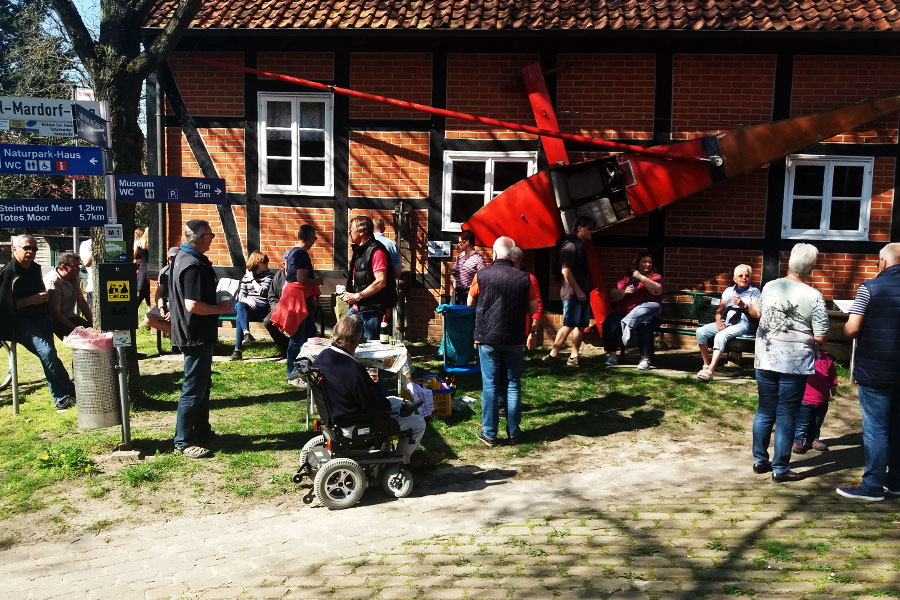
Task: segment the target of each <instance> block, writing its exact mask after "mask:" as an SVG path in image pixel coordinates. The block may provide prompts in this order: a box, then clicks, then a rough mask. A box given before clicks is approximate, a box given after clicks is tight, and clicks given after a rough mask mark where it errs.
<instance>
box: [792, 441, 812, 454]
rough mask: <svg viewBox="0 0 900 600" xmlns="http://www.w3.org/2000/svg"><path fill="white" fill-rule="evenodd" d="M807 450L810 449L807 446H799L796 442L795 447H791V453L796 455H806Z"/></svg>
mask: <svg viewBox="0 0 900 600" xmlns="http://www.w3.org/2000/svg"><path fill="white" fill-rule="evenodd" d="M807 450H808V448H807V447H806V446H804V445H803V444H798V443H796V442H794V445H793V446H791V452H793V453H794V454H806V451H807Z"/></svg>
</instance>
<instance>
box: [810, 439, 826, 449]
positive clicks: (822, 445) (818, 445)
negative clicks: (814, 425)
mask: <svg viewBox="0 0 900 600" xmlns="http://www.w3.org/2000/svg"><path fill="white" fill-rule="evenodd" d="M812 449H813V450H815V451H816V452H828V446H826V445H825V442H820V441H819V440H816V441H814V442H813V443H812Z"/></svg>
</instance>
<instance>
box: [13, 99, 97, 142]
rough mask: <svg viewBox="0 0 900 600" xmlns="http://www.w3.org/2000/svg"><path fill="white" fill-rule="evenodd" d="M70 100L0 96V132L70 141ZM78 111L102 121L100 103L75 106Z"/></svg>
mask: <svg viewBox="0 0 900 600" xmlns="http://www.w3.org/2000/svg"><path fill="white" fill-rule="evenodd" d="M74 103H75V101H74V100H62V99H57V98H18V97H15V96H0V129H8V130H10V131H27V132H30V133H36V134H38V135H46V136H56V137H72V136H73V135H75V129H74V127H73V126H72V121H73V117H74V114H73V112H72V111H73V108H72V105H73V104H74ZM77 104H78V105H79V106H81V107H82V108H84V109H86V110H88V111H90V112H92V113H94V114H98V115H100V116H101V117H104V118H106V116H107V115H106V114H105V112H106V111H105V109H104V108H103V107H102V104H103V103H101V102H88V101H81V100H79V101H78V102H77Z"/></svg>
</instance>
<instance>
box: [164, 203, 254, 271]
mask: <svg viewBox="0 0 900 600" xmlns="http://www.w3.org/2000/svg"><path fill="white" fill-rule="evenodd" d="M167 208H168V210H167V217H166V219H167V222H168V227H169V235H168V239H169V246H170V247H171V246H178V245H180V244H181V243H182V242H183V241H184V224H185V223H187V222H188V221H190V220H191V219H204V220H206V221H209V224H210V227H211V228H212V230H213V233H215V234H216V237H215V238H213V241H212V245H210V247H209V252H207V253H206V256H207V257H209V260H210V261H212V263H213V264H214V265H219V266H231V256H230V255H229V254H228V246H227V245H226V243H225V232H224V231H223V229H222V221H221V220H220V219H219V213H218V211H217V210H216V207H215V205H214V204H169V205H167ZM231 210H232V212H233V213H234V219H235V221H236V223H237V228H238V236H239V237H240V240H241V248H244V249H246V247H247V246H246V237H247V235H246V233H247V209H246V208H245V207H243V206H232V207H231ZM244 255H245V256H246V251H245V252H244Z"/></svg>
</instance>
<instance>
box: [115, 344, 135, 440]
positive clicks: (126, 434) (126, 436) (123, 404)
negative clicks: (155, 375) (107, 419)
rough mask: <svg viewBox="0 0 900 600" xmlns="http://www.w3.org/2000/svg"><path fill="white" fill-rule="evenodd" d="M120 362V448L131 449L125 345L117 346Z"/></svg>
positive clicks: (118, 367) (118, 368) (117, 369)
mask: <svg viewBox="0 0 900 600" xmlns="http://www.w3.org/2000/svg"><path fill="white" fill-rule="evenodd" d="M116 356H117V358H118V362H117V364H116V372H117V373H118V377H119V406H120V408H121V409H122V446H121V448H119V449H120V450H131V415H130V413H129V408H128V407H129V403H128V362H127V359H126V358H125V347H124V346H119V347H117V348H116Z"/></svg>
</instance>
